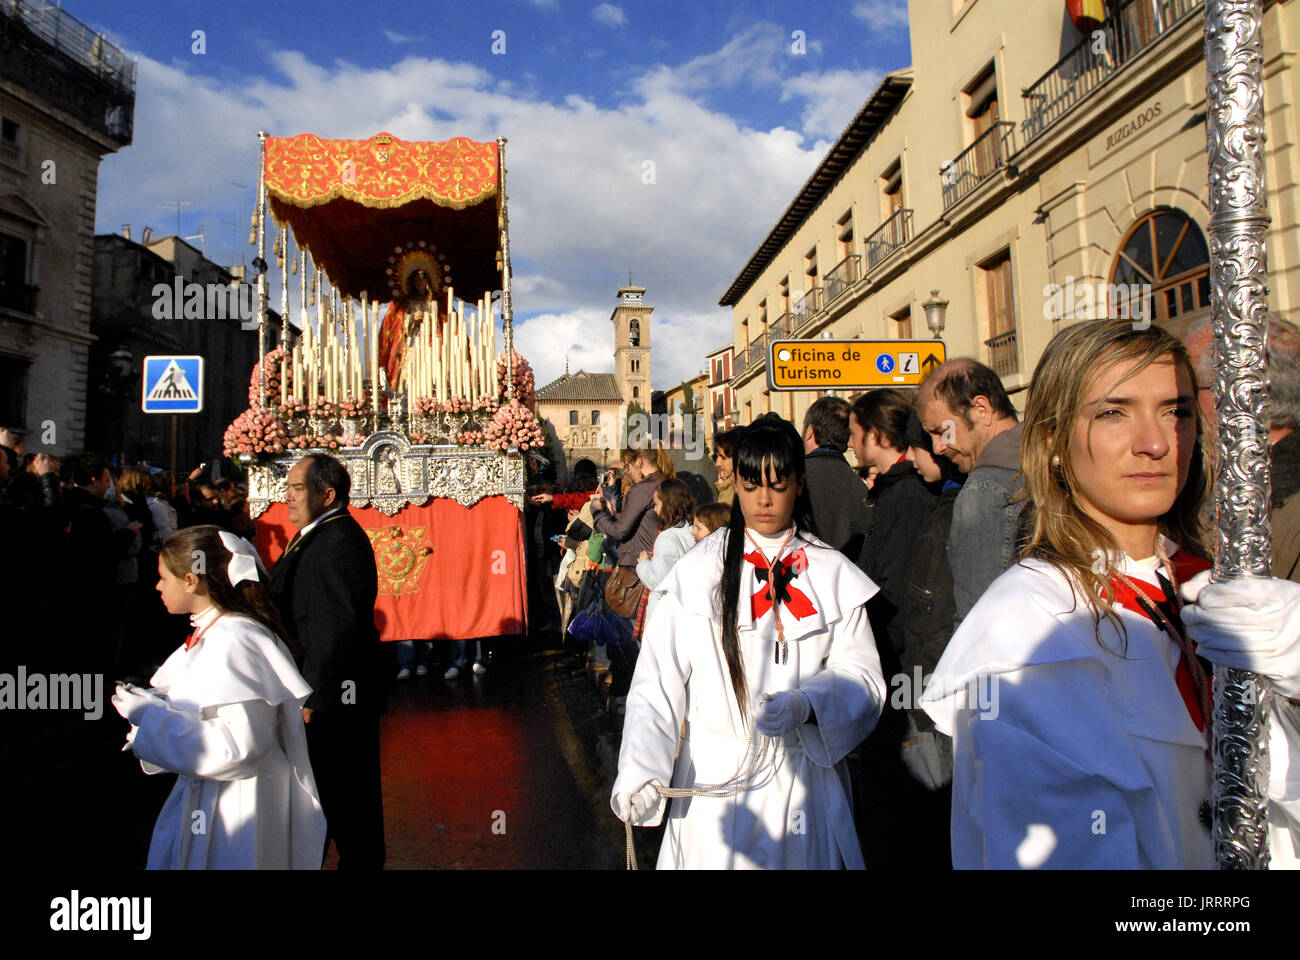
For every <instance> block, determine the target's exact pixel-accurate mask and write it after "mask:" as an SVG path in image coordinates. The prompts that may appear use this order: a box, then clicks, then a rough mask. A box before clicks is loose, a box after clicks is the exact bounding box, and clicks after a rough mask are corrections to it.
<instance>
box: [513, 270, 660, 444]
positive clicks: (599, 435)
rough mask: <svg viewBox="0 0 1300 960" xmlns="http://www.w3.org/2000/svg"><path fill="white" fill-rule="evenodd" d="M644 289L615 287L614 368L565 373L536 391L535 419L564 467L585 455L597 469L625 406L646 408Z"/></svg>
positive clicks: (614, 441)
mask: <svg viewBox="0 0 1300 960" xmlns="http://www.w3.org/2000/svg"><path fill="white" fill-rule="evenodd" d="M652 312H654V307H653V306H651V305H650V304H648V303H646V302H645V287H635V286H632V285H631V284H630V283H629V284H628V285H627V286H625V287H620V288H619V291H618V302H617V304H616V306H615V307H614V311H613V313H611V314H610V317H609V320H610V323H612V324H613V325H614V372H613V373H588V372H586V371H585V370H579V371H578V372H577V373H572V374H571V373H569V370H568V364H567V363H566V364H565V370H564V376H562V377H560V378H559V379H558V380H554V381H552V382H551V383H548V384H547V385H546V386H544V387H541V388H540V389H539V390H538V391H537V418H538V419H539V420H541V421H543V422H544V423H546V424H548V425H549V426H550V428H551V430H552V432H553V433H554V434H555V437H556V439H557V440H558V441H559V443H560V446H561V448H562V450H561V451H554V452H555V453H556V456H557V458H559V459H562V460H563V462H564V465H565V466H566V467H567V468H569V469H572V467H573V465H574V464H575V463H576V462H577V461H578V460H581V459H583V458H584V457H585V458H587V459H590V460H591V461H592V462H593V463H595V464H596V466H598V467H603V466H604V465H605V464H606V463H609V462H611V461H614V460H617V459H618V458H619V457H620V456H621V451H620V449H619V439H618V438H619V436H620V433H619V429H618V425H619V422H620V419H621V418H622V417H623V416H624V414H625V413H626V409H627V407H628V405H629V404H631V403H636V404H637V405H638V406H640V407H641V408H642V409H643V410H644V411H645V412H646V413H649V412H650V314H651V313H652Z"/></svg>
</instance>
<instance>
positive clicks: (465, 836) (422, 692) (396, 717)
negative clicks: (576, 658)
mask: <svg viewBox="0 0 1300 960" xmlns="http://www.w3.org/2000/svg"><path fill="white" fill-rule="evenodd" d="M566 666H567V660H566V659H565V658H562V657H561V656H560V655H559V654H557V653H554V652H540V653H532V654H524V655H522V656H520V657H518V658H511V657H508V656H499V657H497V658H496V660H495V661H494V662H493V663H492V664H491V665H490V667H489V671H488V673H487V675H485V676H476V675H474V674H473V673H472V672H471V671H469V670H463V671H462V672H461V676H460V677H458V678H457V679H455V680H444V679H443V678H442V672H443V666H442V664H440V663H437V662H436V661H435V663H434V666H433V668H432V669H431V670H430V672H429V675H428V676H426V677H412V678H411V679H410V680H407V681H403V682H400V683H398V684H396V686H395V688H394V690H393V692H392V694H391V696H390V700H389V708H388V713H387V714H386V715H385V716H384V718H383V723H382V733H381V736H382V750H383V761H382V763H383V778H384V820H385V824H386V833H387V838H388V868H389V869H424V868H437V869H464V868H471V869H482V868H498V867H501V868H516V869H519V868H538V867H548V868H566V869H572V868H579V869H582V868H620V867H622V865H623V846H622V845H623V832H622V826H621V824H619V823H618V821H616V820H615V819H614V817H613V816H612V814H611V813H610V810H609V799H608V798H609V791H608V787H607V786H604V785H602V784H601V783H600V780H599V777H598V776H597V774H596V771H595V765H594V764H593V762H592V759H593V758H592V757H591V755H590V751H589V748H588V747H587V746H585V745H584V743H583V742H582V738H581V737H580V736H579V734H578V732H577V729H576V727H575V725H574V722H573V718H572V716H571V710H572V711H574V712H580V713H587V714H590V715H589V716H585V717H583V716H580V717H579V718H578V719H579V723H582V722H584V720H585V721H586V722H587V723H588V724H590V723H591V722H592V721H593V720H594V719H595V716H594V714H595V710H596V709H597V705H596V704H595V701H594V696H593V695H592V694H591V693H590V692H588V693H587V696H585V697H584V696H583V693H584V691H583V690H582V689H581V687H580V685H579V683H580V681H581V680H582V679H583V678H582V677H581V675H578V676H576V677H575V676H574V675H572V674H571V672H570V671H569V670H568V669H566ZM602 786H603V787H604V788H603V789H602ZM327 866H329V864H328V863H327Z"/></svg>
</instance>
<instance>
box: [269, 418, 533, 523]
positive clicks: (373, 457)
mask: <svg viewBox="0 0 1300 960" xmlns="http://www.w3.org/2000/svg"><path fill="white" fill-rule="evenodd" d="M307 452H310V451H307ZM331 455H332V456H334V457H336V458H337V459H338V460H339V461H341V462H342V463H343V465H344V467H346V468H347V471H348V476H349V477H350V478H351V480H352V490H351V493H350V495H349V499H350V500H351V503H352V504H353V505H354V506H358V507H374V508H375V509H376V510H379V511H380V512H381V513H383V514H384V515H385V516H389V517H391V516H393V515H395V514H396V513H397V512H398V511H399V510H401V509H402V508H403V507H405V506H407V505H408V504H423V503H425V502H427V501H428V500H429V498H430V497H446V498H448V499H451V500H455V501H456V502H457V503H460V504H461V505H463V506H466V507H472V506H473V505H474V504H476V503H478V501H480V500H482V499H483V498H484V497H495V496H504V497H506V499H507V500H509V501H510V503H511V504H513V505H514V507H515V509H517V510H523V508H524V462H523V458H522V457H520V456H518V455H513V454H512V455H506V454H500V453H496V452H493V451H487V450H482V449H478V448H462V449H458V448H451V447H427V446H414V445H412V444H411V442H410V441H409V440H408V439H407V438H406V435H405V434H403V433H399V432H397V431H382V432H380V433H374V434H371V435H370V436H369V437H367V438H366V440H365V442H364V443H363V444H362V445H361V446H360V447H357V448H347V449H343V450H337V451H333V452H332V453H331ZM297 462H298V459H297V458H295V459H285V460H275V461H272V462H268V463H258V464H253V465H252V466H250V467H249V471H248V476H249V485H248V505H249V512H250V514H251V515H252V516H254V517H257V516H260V515H261V514H262V513H264V512H265V511H266V509H267V507H269V506H270V505H271V504H272V503H283V502H284V500H285V493H286V484H285V478H286V477H287V476H288V474H289V469H290V468H291V467H292V466H293V465H294V464H295V463H297Z"/></svg>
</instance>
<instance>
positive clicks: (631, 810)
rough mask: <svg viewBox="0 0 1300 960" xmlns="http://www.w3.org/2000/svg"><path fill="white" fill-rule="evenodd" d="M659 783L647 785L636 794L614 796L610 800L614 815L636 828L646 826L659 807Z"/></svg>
mask: <svg viewBox="0 0 1300 960" xmlns="http://www.w3.org/2000/svg"><path fill="white" fill-rule="evenodd" d="M658 782H659V781H657V780H655V781H652V782H650V783H647V784H646V785H645V786H644V787H642V788H641V789H640V790H639V791H637V792H636V793H616V794H614V796H613V798H612V799H611V800H610V806H611V807H613V808H614V815H615V816H616V817H618V818H619V819H620V820H622V821H623V822H624V823H630V824H632V826H634V827H640V826H645V825H646V824H647V823H648V822H649V821H650V820H651V819H652V814H653V812H654V811H655V810H656V809H658V807H659V791H658V790H656V789H655V784H656V783H658Z"/></svg>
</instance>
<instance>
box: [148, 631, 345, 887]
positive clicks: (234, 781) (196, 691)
mask: <svg viewBox="0 0 1300 960" xmlns="http://www.w3.org/2000/svg"><path fill="white" fill-rule="evenodd" d="M215 613H216V610H215V608H209V609H208V610H207V611H204V613H203V614H199V615H198V616H197V617H195V618H194V621H195V624H196V627H197V628H198V629H202V628H203V627H204V626H206V627H207V630H206V631H205V632H204V633H203V634H202V637H201V639H200V640H199V641H198V643H197V644H196V645H195V646H194V647H193V648H191V649H190V650H186V649H185V647H184V645H182V646H181V647H179V648H178V649H177V650H176V651H175V652H174V653H173V654H172V655H171V656H170V657H168V658H167V661H166V662H165V663H164V664H163V665H162V666H161V667H160V668H159V669H158V671H157V672H156V673H155V674H154V675H153V678H152V680H151V681H150V682H151V683H152V684H153V692H154V693H155V694H159V695H160V697H159V703H157V704H153V705H150V706H148V707H146V708H145V711H144V713H143V715H142V716H141V718H140V725H139V727H138V728H137V729H136V730H135V731H134V740H133V741H132V749H133V750H134V751H135V754H136V756H137V757H139V758H140V765H141V767H142V768H143V769H144V771H145V772H146V773H161V772H164V771H170V772H172V773H176V774H178V775H179V776H178V779H177V781H176V786H175V788H174V789H173V790H172V792H171V795H170V796H168V798H167V802H166V803H165V804H164V805H163V809H162V812H161V813H160V814H159V815H158V822H157V824H156V825H155V827H154V832H153V840H152V842H151V843H150V846H149V861H148V866H149V869H151V870H197V869H218V870H239V869H271V870H285V869H306V870H318V869H320V865H321V858H322V854H323V851H324V846H325V815H324V813H323V812H322V811H321V806H320V799H319V796H318V794H317V792H316V781H315V778H314V777H313V776H312V771H311V763H310V761H309V760H308V758H307V735H306V730H305V728H304V725H303V720H302V704H303V702H304V701H305V700H306V699H307V697H308V695H309V694H310V693H311V688H310V687H309V686H308V685H307V682H306V681H305V680H303V678H302V675H301V674H300V673H299V672H298V669H297V667H296V666H295V665H294V662H293V658H292V657H291V656H290V655H289V651H288V650H287V649H286V648H285V646H284V644H283V643H282V642H281V641H280V640H278V639H277V638H276V637H275V635H274V634H273V633H272V632H271V631H270V630H268V629H267V628H266V627H265V626H263V625H262V624H260V623H258V622H257V621H256V620H253V619H252V618H250V617H246V616H242V615H239V614H234V613H225V614H223V615H222V616H220V617H219V618H215ZM214 618H215V622H214Z"/></svg>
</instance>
